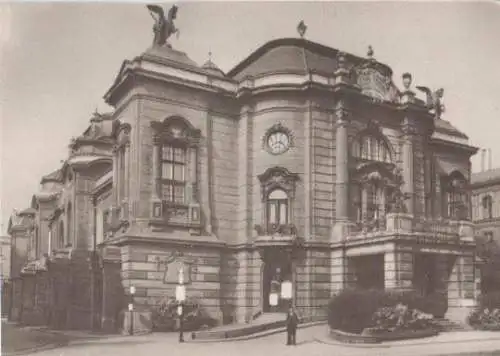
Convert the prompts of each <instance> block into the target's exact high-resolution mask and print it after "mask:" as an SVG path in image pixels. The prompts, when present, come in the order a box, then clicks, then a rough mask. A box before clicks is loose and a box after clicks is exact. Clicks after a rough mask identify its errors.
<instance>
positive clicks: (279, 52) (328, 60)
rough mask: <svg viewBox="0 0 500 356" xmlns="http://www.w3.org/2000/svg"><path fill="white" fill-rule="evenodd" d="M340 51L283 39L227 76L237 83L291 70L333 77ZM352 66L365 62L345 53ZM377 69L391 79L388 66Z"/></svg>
mask: <svg viewBox="0 0 500 356" xmlns="http://www.w3.org/2000/svg"><path fill="white" fill-rule="evenodd" d="M339 52H340V51H339V50H337V49H335V48H331V47H327V46H324V45H321V44H319V43H316V42H311V41H307V40H304V39H302V38H281V39H277V40H273V41H270V42H268V43H266V44H265V45H263V46H261V47H260V48H258V49H257V50H256V51H255V52H253V53H252V54H251V55H250V56H248V57H247V58H246V59H245V60H243V61H242V62H240V63H239V64H238V65H237V66H236V67H234V68H233V69H232V70H231V71H229V72H228V76H230V77H233V78H235V79H237V80H239V79H242V78H244V77H246V76H259V75H263V74H269V73H273V72H283V71H291V72H298V73H301V72H302V73H305V72H308V71H312V72H318V73H323V74H331V73H333V72H335V70H336V69H337V67H338V64H337V55H338V53H339ZM346 57H347V60H348V61H349V62H351V63H352V64H353V65H357V64H361V63H363V62H366V58H361V57H358V56H355V55H352V54H346ZM376 64H377V66H378V67H379V68H380V69H381V70H382V71H384V72H385V73H386V75H388V76H391V75H392V70H391V68H390V67H389V66H387V65H385V64H383V63H379V62H376Z"/></svg>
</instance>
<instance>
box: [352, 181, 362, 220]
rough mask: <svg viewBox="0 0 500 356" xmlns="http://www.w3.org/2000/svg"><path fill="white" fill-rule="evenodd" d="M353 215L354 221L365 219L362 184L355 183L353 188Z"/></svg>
mask: <svg viewBox="0 0 500 356" xmlns="http://www.w3.org/2000/svg"><path fill="white" fill-rule="evenodd" d="M351 199H352V200H351V201H352V205H351V206H352V217H353V218H354V221H362V220H363V188H362V186H361V184H359V183H354V184H353V185H352V188H351Z"/></svg>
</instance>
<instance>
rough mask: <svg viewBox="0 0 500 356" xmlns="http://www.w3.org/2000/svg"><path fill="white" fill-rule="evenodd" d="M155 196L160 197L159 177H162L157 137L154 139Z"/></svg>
mask: <svg viewBox="0 0 500 356" xmlns="http://www.w3.org/2000/svg"><path fill="white" fill-rule="evenodd" d="M152 164H153V194H152V195H153V198H156V199H159V198H160V197H159V193H160V189H159V178H160V174H159V173H160V171H159V169H160V144H159V142H158V140H157V139H154V140H153V160H152Z"/></svg>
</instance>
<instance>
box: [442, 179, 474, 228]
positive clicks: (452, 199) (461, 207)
mask: <svg viewBox="0 0 500 356" xmlns="http://www.w3.org/2000/svg"><path fill="white" fill-rule="evenodd" d="M443 187H444V190H443V193H444V195H443V200H444V204H443V206H444V208H445V211H444V215H445V217H448V218H451V219H457V220H465V219H467V218H468V209H467V191H466V185H465V179H464V178H463V177H462V176H461V175H459V174H452V175H451V176H450V177H447V178H445V179H444V180H443Z"/></svg>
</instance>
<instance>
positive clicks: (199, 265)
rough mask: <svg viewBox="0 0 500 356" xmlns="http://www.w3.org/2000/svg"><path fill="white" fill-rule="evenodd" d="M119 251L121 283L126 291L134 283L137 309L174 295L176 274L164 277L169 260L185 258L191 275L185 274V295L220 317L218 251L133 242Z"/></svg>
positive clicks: (176, 260)
mask: <svg viewBox="0 0 500 356" xmlns="http://www.w3.org/2000/svg"><path fill="white" fill-rule="evenodd" d="M178 253H181V254H182V255H177V254H178ZM121 254H122V285H123V288H124V289H125V292H126V293H129V288H130V286H135V288H136V293H135V297H134V301H135V304H136V306H137V308H138V310H147V309H150V308H152V307H154V306H157V305H159V304H160V302H161V301H162V300H165V299H167V300H170V299H174V298H175V288H176V286H177V278H176V277H177V276H176V275H175V274H174V275H172V274H169V277H166V267H168V266H170V263H173V262H179V261H184V262H185V263H186V265H190V266H191V275H190V278H189V279H188V276H187V275H186V276H185V279H186V294H187V297H188V298H197V299H199V301H200V302H201V304H202V305H203V306H204V307H205V308H206V309H207V311H208V312H209V313H210V315H211V316H212V317H214V318H217V319H221V318H222V316H221V314H220V300H221V283H220V280H221V275H220V265H221V253H220V252H219V251H217V250H206V249H201V248H195V247H192V248H189V249H187V248H185V249H177V248H175V247H171V246H165V247H153V246H150V245H133V246H124V247H122V248H121ZM186 273H187V272H186ZM166 278H167V280H166ZM168 278H170V279H168ZM189 280H190V281H189ZM188 281H189V282H188Z"/></svg>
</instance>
